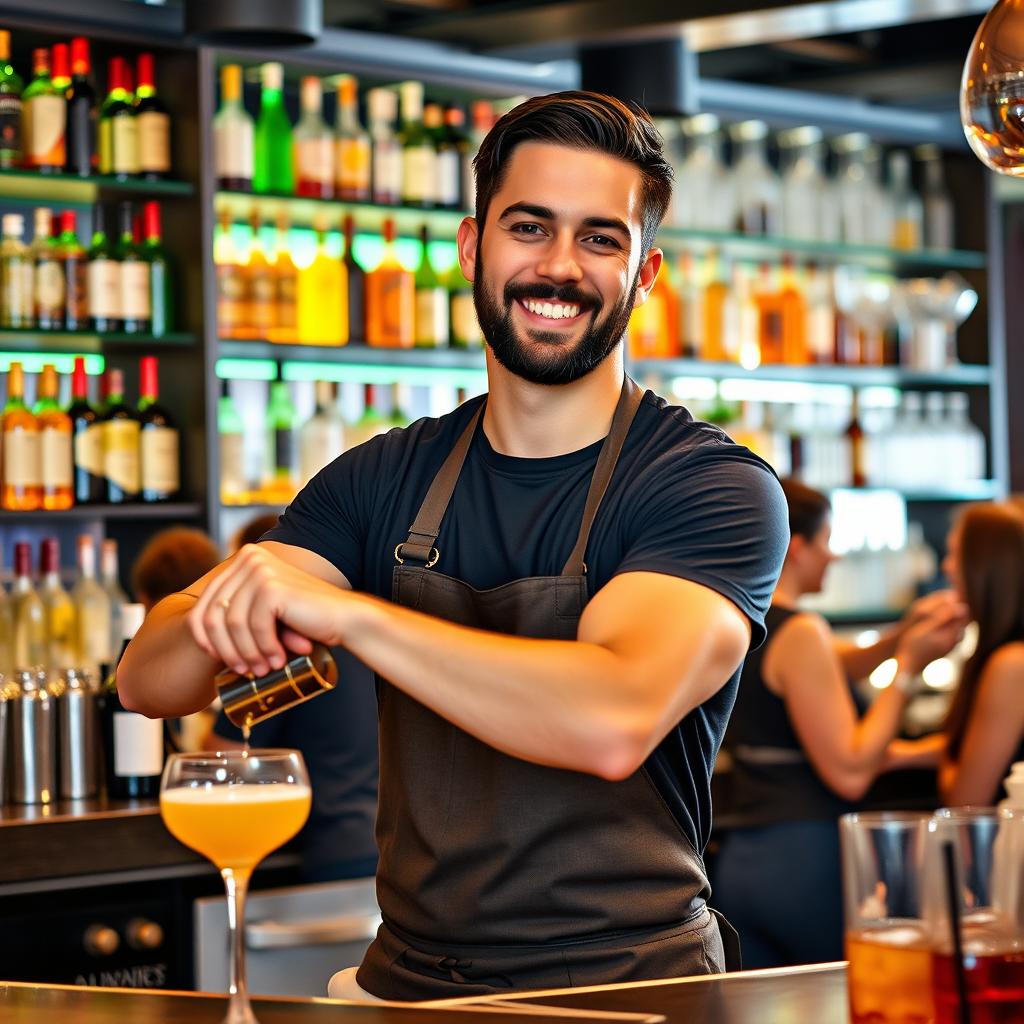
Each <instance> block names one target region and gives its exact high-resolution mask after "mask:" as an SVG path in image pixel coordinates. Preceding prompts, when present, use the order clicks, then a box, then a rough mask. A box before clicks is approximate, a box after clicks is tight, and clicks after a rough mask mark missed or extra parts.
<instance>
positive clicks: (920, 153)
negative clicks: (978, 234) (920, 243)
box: [914, 144, 956, 252]
mask: <svg viewBox="0 0 1024 1024" xmlns="http://www.w3.org/2000/svg"><path fill="white" fill-rule="evenodd" d="M914 156H916V157H917V159H918V160H920V161H921V167H922V172H923V178H924V181H923V188H922V189H921V201H922V203H923V205H924V244H925V248H927V249H935V250H938V251H940V252H948V251H949V250H950V249H954V248H955V247H956V245H955V238H954V223H955V217H954V211H953V200H952V198H951V197H950V194H949V190H948V189H947V188H946V182H945V178H944V176H943V173H942V150H941V149H939V147H938V146H935V145H931V144H929V145H926V146H918V147H917V149H915V150H914Z"/></svg>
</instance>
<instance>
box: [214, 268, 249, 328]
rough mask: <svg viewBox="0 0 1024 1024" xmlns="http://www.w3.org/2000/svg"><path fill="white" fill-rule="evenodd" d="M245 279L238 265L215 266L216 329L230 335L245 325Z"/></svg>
mask: <svg viewBox="0 0 1024 1024" xmlns="http://www.w3.org/2000/svg"><path fill="white" fill-rule="evenodd" d="M245 291H246V289H245V279H244V278H243V277H242V274H241V270H240V268H239V267H236V266H233V265H229V264H225V263H221V264H218V266H217V329H218V330H219V331H220V333H221V334H224V335H231V334H234V333H235V332H236V331H239V330H241V328H243V327H246V326H248V325H247V322H246V321H247V312H248V311H247V310H246V301H245Z"/></svg>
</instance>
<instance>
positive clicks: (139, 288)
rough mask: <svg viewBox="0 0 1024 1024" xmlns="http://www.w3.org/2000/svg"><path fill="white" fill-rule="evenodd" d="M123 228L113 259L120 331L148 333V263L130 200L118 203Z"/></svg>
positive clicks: (121, 227)
mask: <svg viewBox="0 0 1024 1024" xmlns="http://www.w3.org/2000/svg"><path fill="white" fill-rule="evenodd" d="M117 211H118V219H119V222H120V223H119V227H120V231H119V233H118V239H117V245H116V247H115V249H114V258H115V259H116V260H117V274H118V285H119V288H118V291H119V292H120V296H121V297H120V300H119V302H118V306H119V309H120V313H121V330H123V331H124V332H125V333H126V334H147V333H148V332H149V325H150V320H151V316H150V308H149V263H148V262H147V261H146V259H145V258H144V256H143V254H142V247H141V246H139V245H136V244H135V219H134V210H133V208H132V204H131V203H130V202H123V203H119V204H118V208H117Z"/></svg>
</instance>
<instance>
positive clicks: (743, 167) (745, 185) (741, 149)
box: [731, 121, 782, 235]
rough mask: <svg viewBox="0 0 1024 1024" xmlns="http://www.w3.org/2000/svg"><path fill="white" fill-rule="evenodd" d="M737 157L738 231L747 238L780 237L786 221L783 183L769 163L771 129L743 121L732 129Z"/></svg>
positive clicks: (734, 176)
mask: <svg viewBox="0 0 1024 1024" xmlns="http://www.w3.org/2000/svg"><path fill="white" fill-rule="evenodd" d="M731 134H732V137H733V140H734V142H735V145H736V150H737V156H736V157H735V159H734V162H733V166H732V174H731V179H732V187H733V191H734V194H735V196H736V228H737V230H739V231H742V232H743V233H744V234H747V235H777V234H778V233H779V229H780V222H781V218H782V184H781V181H780V179H779V176H778V174H777V173H776V171H775V170H774V169H773V168H772V166H771V165H770V164H769V163H768V157H767V154H766V145H767V138H768V126H767V125H766V124H765V123H764V122H763V121H743V122H742V123H740V124H735V125H733V126H732V128H731Z"/></svg>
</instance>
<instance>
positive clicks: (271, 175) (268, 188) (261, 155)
mask: <svg viewBox="0 0 1024 1024" xmlns="http://www.w3.org/2000/svg"><path fill="white" fill-rule="evenodd" d="M260 80H261V82H262V84H263V90H262V93H261V96H260V116H259V118H258V119H257V121H256V133H255V144H254V152H255V166H254V172H253V189H254V191H256V192H281V193H284V194H285V195H291V194H292V192H293V191H294V172H293V167H292V126H291V122H290V121H289V120H288V114H287V113H286V111H285V109H284V91H283V89H284V68H283V67H281V65H280V64H278V63H276V62H270V63H267V64H264V65H263V66H262V67H261V68H260Z"/></svg>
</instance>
